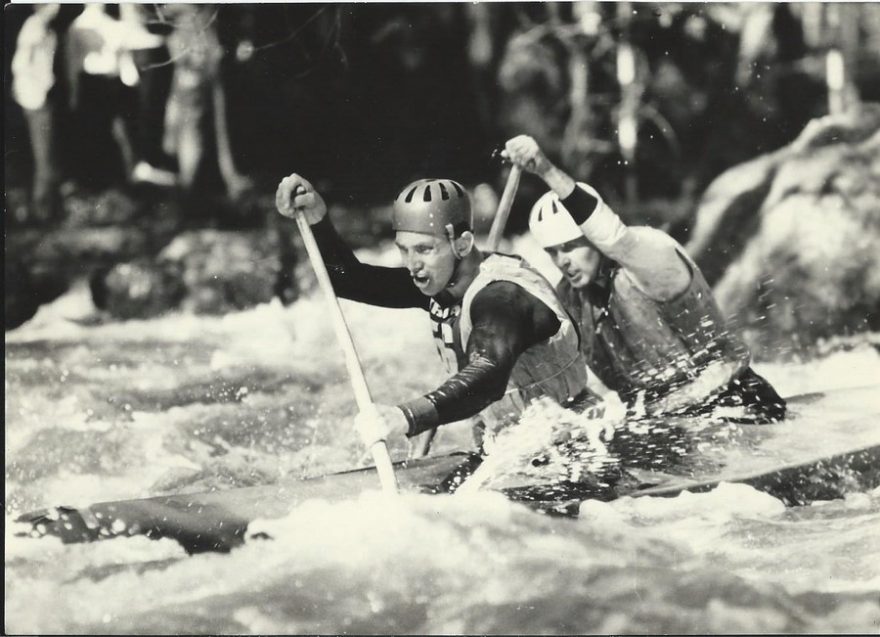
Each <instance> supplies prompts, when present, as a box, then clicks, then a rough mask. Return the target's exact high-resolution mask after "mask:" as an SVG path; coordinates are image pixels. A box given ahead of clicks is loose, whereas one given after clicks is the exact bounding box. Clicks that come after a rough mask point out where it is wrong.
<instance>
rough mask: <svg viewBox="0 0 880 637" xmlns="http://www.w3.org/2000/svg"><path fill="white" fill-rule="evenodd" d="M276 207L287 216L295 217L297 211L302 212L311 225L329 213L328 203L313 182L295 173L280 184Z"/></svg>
mask: <svg viewBox="0 0 880 637" xmlns="http://www.w3.org/2000/svg"><path fill="white" fill-rule="evenodd" d="M275 207H276V208H278V212H280V213H281V214H282V215H283V216H285V217H290V218H291V219H293V218H294V216H295V215H296V213H297V212H300V213H302V215H303V216H304V217H305V219H306V221H308V223H309V225H314V224H316V223H318V222H319V221H320V220H321V219H323V218H324V215H326V214H327V204H326V203H324V199H323V198H322V197H321V195H319V194H318V193H317V192H316V191H315V189H314V187H313V186H312V184H310V183H309V182H308V180H306V179H305V178H303V177H300V176H299V175H297V174H296V173H293V174H292V175H290V176H289V177H285V178H284V179H282V180H281V183H280V184H278V190H276V191H275Z"/></svg>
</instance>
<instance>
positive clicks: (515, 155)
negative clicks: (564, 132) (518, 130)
mask: <svg viewBox="0 0 880 637" xmlns="http://www.w3.org/2000/svg"><path fill="white" fill-rule="evenodd" d="M501 155H502V157H506V158H507V159H509V160H510V161H511V162H513V163H514V164H516V165H517V166H519V167H520V168H522V169H523V170H526V171H528V172H530V173H534V174H536V175H538V176H539V177H543V176H544V175H545V174H546V173H547V172H548V171H550V169H552V168H553V164H551V163H550V160H549V159H547V156H546V155H544V152H543V151H542V150H541V147H540V146H538V142H536V141H535V140H534V138H532V137H530V136H528V135H517V136H516V137H514V138H513V139H510V140H508V141H507V143H506V144H505V145H504V150H503V151H501Z"/></svg>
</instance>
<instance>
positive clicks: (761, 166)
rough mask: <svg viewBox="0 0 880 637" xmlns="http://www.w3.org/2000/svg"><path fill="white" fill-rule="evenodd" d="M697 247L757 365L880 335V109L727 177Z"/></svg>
mask: <svg viewBox="0 0 880 637" xmlns="http://www.w3.org/2000/svg"><path fill="white" fill-rule="evenodd" d="M687 247H688V250H689V252H690V253H691V254H692V255H693V256H694V258H695V259H696V260H697V263H698V264H699V265H700V267H701V269H702V270H703V272H704V274H705V275H706V277H707V279H708V280H709V281H710V283H713V285H714V289H715V295H716V297H717V299H718V301H719V303H720V304H721V306H722V307H723V308H724V309H725V310H727V311H728V312H730V313H733V314H735V315H737V317H738V318H739V320H740V321H741V324H742V326H743V328H744V329H745V334H746V337H747V339H748V340H749V342H750V344H751V346H752V347H753V350H754V352H755V354H756V355H757V356H759V357H762V356H763V357H768V356H778V355H779V354H781V353H785V352H796V353H803V352H805V351H809V350H811V349H812V348H813V346H814V345H815V344H816V343H817V341H819V340H820V339H823V338H827V337H831V336H835V335H842V334H850V333H855V332H860V331H865V330H876V329H880V105H878V104H866V105H864V107H863V108H862V109H861V110H860V111H859V112H853V113H849V114H846V115H838V116H827V117H823V118H820V119H817V120H814V121H812V122H811V123H810V124H809V125H808V126H807V127H806V128H805V129H804V131H803V133H801V135H800V136H799V137H798V138H797V139H796V140H795V141H794V142H793V143H792V144H790V145H789V146H786V147H785V148H782V149H780V150H778V151H776V152H774V153H770V154H768V155H765V156H762V157H759V158H757V159H755V160H753V161H750V162H748V163H746V164H743V165H740V166H737V167H735V168H733V169H731V170H729V171H727V172H725V173H724V174H722V175H721V176H720V177H719V178H718V179H716V180H715V181H714V182H713V183H712V184H711V185H710V187H709V188H708V189H707V191H706V193H705V195H704V197H703V199H702V201H701V203H700V206H699V208H698V211H697V217H696V224H695V226H694V230H693V233H692V237H691V241H690V243H689V244H688V246H687Z"/></svg>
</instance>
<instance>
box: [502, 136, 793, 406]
mask: <svg viewBox="0 0 880 637" xmlns="http://www.w3.org/2000/svg"><path fill="white" fill-rule="evenodd" d="M503 154H504V155H506V156H507V157H508V158H509V159H510V160H511V161H513V162H514V163H516V164H518V165H519V166H521V167H522V168H523V169H524V170H527V171H529V172H532V173H534V174H535V175H537V176H538V177H540V178H541V179H543V180H544V182H545V183H546V184H547V186H548V187H549V188H550V190H549V191H548V192H547V193H546V194H544V195H543V196H542V197H541V198H540V199H539V200H538V201H537V202H536V203H535V205H534V207H533V208H532V211H531V215H530V218H529V229H530V231H531V234H532V236H533V237H534V238H535V239H536V240H537V241H538V243H539V244H540V245H541V247H542V248H544V250H545V251H546V252H547V254H549V255H550V257H551V258H552V260H553V262H554V263H555V264H556V267H558V268H559V269H560V270H561V271H562V274H563V277H562V280H561V282H560V283H559V285H558V286H557V293H558V295H559V297H560V298H561V299H562V300H563V302H564V304H565V306H566V309H567V310H568V312H569V313H570V314H571V316H572V317H574V319H575V320H576V321H577V322H578V324H579V328H580V331H581V335H582V340H581V349H582V351H583V353H584V356H585V357H586V359H587V361H588V364H589V366H590V369H591V370H592V371H593V372H594V373H595V374H596V375H597V376H598V377H599V379H600V380H601V381H602V382H603V383H604V384H605V385H606V386H607V387H608V388H609V389H612V390H614V391H616V392H617V393H618V395H619V396H620V398H621V399H622V400H623V401H624V402H625V403H626V404H627V405H628V406H629V407H630V408H631V410H632V411H633V412H634V414H637V415H647V416H653V415H661V414H662V415H666V414H676V413H680V414H696V413H709V412H712V413H716V414H719V415H726V417H727V418H728V419H729V420H733V421H737V422H752V423H763V422H773V421H778V420H781V419H782V418H783V417H784V416H785V411H786V405H785V401H784V400H783V399H782V398H780V397H779V394H777V392H776V391H775V390H774V389H773V387H772V386H771V385H770V383H768V382H767V381H766V380H765V379H764V378H762V377H761V376H759V375H758V374H756V373H755V372H754V371H753V370H752V368H751V366H750V354H749V350H748V348H747V347H746V345H745V343H744V342H743V341H742V339H741V338H740V336H739V335H738V334H737V333H736V331H735V330H734V329H733V328H732V327H731V326H730V325H729V324H728V322H727V321H726V320H725V319H724V317H723V315H722V313H721V311H720V309H719V308H718V305H717V303H716V301H715V299H714V297H713V295H712V290H711V289H710V288H709V286H708V284H707V283H706V280H705V279H704V278H703V275H702V273H701V272H700V269H699V268H698V267H697V266H696V264H695V263H694V262H693V260H692V259H691V258H690V257H689V256H688V255H687V254H686V253H685V251H684V248H682V246H681V245H680V244H678V243H677V242H676V241H675V240H674V239H672V237H670V236H669V235H667V234H666V233H664V232H662V231H660V230H657V229H655V228H649V227H644V226H632V227H629V226H626V225H625V224H624V223H623V222H622V221H621V220H620V218H619V217H618V216H617V215H616V214H615V213H614V211H613V210H612V209H611V208H610V207H609V206H608V205H607V204H606V203H605V202H604V201H603V200H602V197H601V196H600V195H599V193H597V192H596V191H595V190H594V189H593V188H592V187H590V186H588V185H587V184H584V183H580V182H578V183H576V182H575V180H574V179H572V177H571V176H569V175H568V174H567V173H565V172H564V171H562V170H560V169H559V168H557V167H556V166H554V165H553V164H552V163H551V162H550V161H549V160H548V159H547V157H546V156H545V155H544V153H543V152H542V151H541V149H540V147H539V146H538V144H537V143H536V142H535V140H534V139H532V138H531V137H529V136H527V135H521V136H518V137H515V138H513V139H511V140H509V141H508V142H507V144H506V145H505V150H504V152H503ZM718 407H725V408H730V409H725V410H724V411H723V412H722V411H721V410H718V409H717V408H718Z"/></svg>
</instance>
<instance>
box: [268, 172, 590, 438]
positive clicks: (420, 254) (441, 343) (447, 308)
mask: <svg viewBox="0 0 880 637" xmlns="http://www.w3.org/2000/svg"><path fill="white" fill-rule="evenodd" d="M275 202H276V206H277V208H278V211H279V212H280V213H281V214H282V215H284V216H287V217H293V216H294V214H295V213H296V211H301V212H302V214H303V215H305V218H306V220H307V221H308V223H309V224H311V225H312V226H313V232H314V235H315V239H316V241H317V243H318V246H319V248H320V250H321V254H322V256H323V258H324V261H325V263H326V264H327V269H328V271H329V273H330V277H331V280H332V282H333V286H334V288H335V290H336V293H337V294H338V295H339V296H341V297H343V298H347V299H351V300H354V301H360V302H363V303H369V304H371V305H379V306H384V307H396V308H411V307H419V308H422V309H423V310H425V311H427V312H428V313H429V316H430V320H431V327H432V331H433V335H434V340H435V344H436V345H437V350H438V352H439V354H440V357H441V359H442V360H443V362H444V364H445V366H446V369H447V371H448V372H449V373H450V374H451V375H450V377H449V379H448V380H446V381H445V382H444V383H443V384H441V385H440V386H439V387H438V388H437V389H435V390H434V391H431V392H429V393H427V394H425V395H424V396H420V397H417V398H414V399H412V400H410V401H407V402H405V403H402V404H400V405H397V406H396V407H394V406H388V405H375V410H374V411H372V412H371V413H365V412H362V413H360V414H359V415H358V416H357V417H356V419H355V424H356V427H357V428H358V431H359V432H360V434H361V437H362V438H363V440H364V442H365V443H366V444H367V446H370V445H371V444H373V443H374V442H376V441H378V440H385V439H386V438H387V437H388V436H390V435H392V434H405V435H406V436H408V437H413V436H416V435H418V434H421V433H423V432H427V431H429V430H431V429H433V428H435V427H437V426H438V425H443V424H446V423H450V422H454V421H458V420H463V419H466V418H470V417H472V416H476V415H477V414H479V415H480V419H481V420H482V422H483V423H484V424H485V426H486V427H488V428H489V429H490V431H491V430H494V429H496V428H498V427H502V426H506V425H507V424H510V423H511V422H513V421H515V420H516V418H517V417H518V416H519V414H520V413H521V411H522V409H523V408H524V407H525V405H527V404H528V403H529V402H530V401H531V400H533V399H535V398H538V397H544V396H546V397H549V398H550V399H552V400H554V401H556V402H557V403H559V404H561V405H564V406H566V407H570V408H572V409H575V410H581V409H583V408H585V407H587V406H589V405H593V404H595V403H596V402H597V399H596V396H595V395H594V394H593V393H592V392H590V391H589V390H588V389H587V375H586V374H587V368H586V362H585V360H584V358H583V356H582V354H581V352H580V348H579V346H578V335H577V328H576V327H575V325H574V324H573V322H572V320H571V319H570V317H569V315H568V313H567V312H566V311H565V309H564V308H563V306H562V303H561V302H560V301H559V299H558V298H557V297H556V294H555V293H554V291H553V286H552V285H551V284H550V283H549V282H548V281H547V280H546V279H545V278H544V277H542V276H541V275H540V274H539V273H538V272H537V271H536V270H534V269H533V268H532V267H531V266H529V265H528V264H527V263H526V262H525V261H524V260H522V259H521V258H518V257H510V256H505V255H500V254H483V253H481V252H480V251H479V250H477V249H476V248H475V247H474V235H473V218H472V213H471V203H470V196H469V195H468V193H467V192H466V191H465V189H464V188H463V187H462V186H461V185H460V184H459V183H457V182H455V181H452V180H450V179H421V180H419V181H415V182H413V183H411V184H409V185H408V186H406V187H405V188H404V189H403V190H402V191H401V192H400V194H399V195H398V196H397V198H396V199H395V201H394V205H393V212H392V226H393V229H394V231H395V233H396V234H395V243H396V244H397V247H398V249H399V250H400V254H401V257H402V260H403V263H404V267H399V268H387V267H378V266H373V265H368V264H364V263H361V262H360V261H358V259H357V258H356V257H355V255H354V253H353V252H352V251H351V249H350V248H349V247H348V246H346V245H345V243H344V242H343V241H342V240H341V239H340V237H339V236H338V234H337V233H336V231H335V230H334V228H333V226H332V224H331V223H330V221H329V220H328V219H327V218H326V216H327V206H326V204H325V203H324V200H323V198H322V197H321V195H320V194H318V193H317V192H316V191H315V189H314V188H313V187H312V185H311V184H310V183H309V182H308V181H307V180H305V179H304V178H302V177H301V176H299V175H297V174H293V175H290V176H289V177H286V178H284V179H283V180H282V181H281V183H280V184H279V186H278V190H277V192H276V200H275ZM481 436H482V431H480V430H479V429H478V430H476V431H475V437H476V438H477V441H478V444H479V443H480V441H481Z"/></svg>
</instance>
